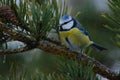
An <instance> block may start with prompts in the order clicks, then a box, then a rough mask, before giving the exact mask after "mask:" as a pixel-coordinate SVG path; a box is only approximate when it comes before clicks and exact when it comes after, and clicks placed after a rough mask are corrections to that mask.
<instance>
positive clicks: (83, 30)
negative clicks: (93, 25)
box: [73, 19, 89, 36]
mask: <svg viewBox="0 0 120 80" xmlns="http://www.w3.org/2000/svg"><path fill="white" fill-rule="evenodd" d="M73 20H74V26H76V27H77V28H78V29H79V30H81V31H82V32H83V33H84V34H85V35H87V36H89V33H88V31H87V30H86V29H85V28H84V27H82V25H81V24H80V23H79V22H78V21H77V20H75V19H73Z"/></svg>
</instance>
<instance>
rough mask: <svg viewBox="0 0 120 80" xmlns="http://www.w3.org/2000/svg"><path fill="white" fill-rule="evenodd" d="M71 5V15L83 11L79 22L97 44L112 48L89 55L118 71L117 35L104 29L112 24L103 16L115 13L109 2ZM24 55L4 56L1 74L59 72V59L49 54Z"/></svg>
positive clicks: (77, 0)
mask: <svg viewBox="0 0 120 80" xmlns="http://www.w3.org/2000/svg"><path fill="white" fill-rule="evenodd" d="M67 3H68V6H69V7H68V9H69V12H68V14H70V15H72V16H73V17H75V15H76V14H77V12H80V14H79V15H78V16H77V17H76V19H77V20H79V21H80V23H81V24H82V25H83V26H84V27H85V28H86V29H87V30H88V31H89V33H90V36H91V38H92V39H93V41H95V42H96V43H98V44H100V45H102V46H103V47H105V48H107V49H108V50H107V51H103V52H97V51H93V50H92V51H91V53H90V54H89V55H90V56H92V57H93V58H95V59H97V60H98V61H100V62H101V63H103V64H105V65H106V66H108V67H110V68H111V69H113V70H117V69H118V68H119V67H120V66H119V64H118V63H119V58H120V57H119V56H120V54H119V52H120V49H119V48H118V47H117V46H115V45H114V44H113V43H112V41H111V38H112V37H113V36H114V33H113V32H111V31H109V30H108V29H106V28H105V27H104V25H105V24H109V22H108V21H107V20H105V19H104V18H103V17H102V14H104V13H108V14H110V13H111V11H110V10H109V8H108V6H107V0H68V1H67ZM111 25H112V24H111ZM16 43H17V42H16ZM16 43H12V42H10V44H9V47H10V48H11V47H16ZM19 44H21V43H19ZM21 45H22V44H21ZM18 47H19V46H18ZM88 50H89V49H88ZM24 53H25V54H22V53H19V54H12V55H6V56H3V55H0V75H1V76H11V77H12V76H13V75H11V74H12V73H13V72H14V73H19V74H21V72H22V69H23V70H24V69H25V70H26V72H25V73H32V72H33V71H35V72H39V71H41V72H44V73H46V74H48V73H50V72H52V71H53V72H54V71H55V69H56V66H57V64H56V63H57V62H59V56H55V55H50V54H46V53H45V52H43V51H41V50H38V49H34V50H31V51H28V52H24ZM15 75H16V74H15ZM22 75H23V74H22Z"/></svg>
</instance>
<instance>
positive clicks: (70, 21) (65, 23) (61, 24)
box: [61, 19, 72, 25]
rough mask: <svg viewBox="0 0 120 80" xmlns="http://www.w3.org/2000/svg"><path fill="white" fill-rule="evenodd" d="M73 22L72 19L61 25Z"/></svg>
mask: <svg viewBox="0 0 120 80" xmlns="http://www.w3.org/2000/svg"><path fill="white" fill-rule="evenodd" d="M71 21H72V19H71V20H70V21H68V22H65V23H63V24H61V25H65V24H67V23H69V22H71Z"/></svg>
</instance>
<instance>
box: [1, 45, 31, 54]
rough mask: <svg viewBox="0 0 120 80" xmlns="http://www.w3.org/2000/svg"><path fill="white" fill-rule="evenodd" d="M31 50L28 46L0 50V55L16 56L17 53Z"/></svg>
mask: <svg viewBox="0 0 120 80" xmlns="http://www.w3.org/2000/svg"><path fill="white" fill-rule="evenodd" d="M31 49H33V48H31V47H30V46H25V47H22V48H17V49H13V50H0V55H6V54H17V53H21V52H25V51H28V50H31Z"/></svg>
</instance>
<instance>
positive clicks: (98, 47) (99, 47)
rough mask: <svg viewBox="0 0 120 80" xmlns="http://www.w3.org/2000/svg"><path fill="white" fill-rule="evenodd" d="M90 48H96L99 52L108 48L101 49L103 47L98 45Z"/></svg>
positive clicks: (92, 45)
mask: <svg viewBox="0 0 120 80" xmlns="http://www.w3.org/2000/svg"><path fill="white" fill-rule="evenodd" d="M90 47H91V48H94V49H97V50H99V51H103V50H107V49H106V48H104V47H101V46H99V45H98V44H95V43H93V44H91V45H90Z"/></svg>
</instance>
